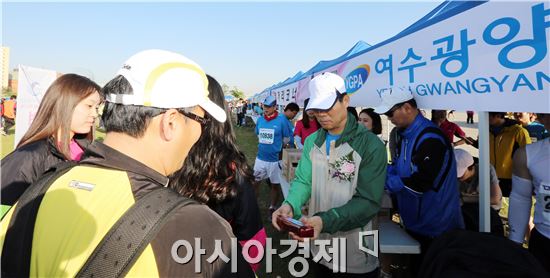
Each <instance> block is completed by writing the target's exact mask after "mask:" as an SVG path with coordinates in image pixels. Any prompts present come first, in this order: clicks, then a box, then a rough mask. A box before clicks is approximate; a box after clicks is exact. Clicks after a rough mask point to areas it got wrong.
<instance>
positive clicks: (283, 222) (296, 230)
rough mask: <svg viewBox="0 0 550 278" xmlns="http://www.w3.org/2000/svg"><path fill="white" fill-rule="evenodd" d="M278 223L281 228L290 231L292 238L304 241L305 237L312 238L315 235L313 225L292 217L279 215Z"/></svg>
mask: <svg viewBox="0 0 550 278" xmlns="http://www.w3.org/2000/svg"><path fill="white" fill-rule="evenodd" d="M277 225H278V226H279V227H280V228H281V230H284V231H288V232H289V234H290V236H291V237H292V238H294V239H298V240H300V239H301V240H300V241H303V238H310V237H313V235H314V231H313V227H311V226H309V225H306V224H304V223H303V222H302V221H299V220H296V219H293V218H291V217H284V216H282V215H278V216H277Z"/></svg>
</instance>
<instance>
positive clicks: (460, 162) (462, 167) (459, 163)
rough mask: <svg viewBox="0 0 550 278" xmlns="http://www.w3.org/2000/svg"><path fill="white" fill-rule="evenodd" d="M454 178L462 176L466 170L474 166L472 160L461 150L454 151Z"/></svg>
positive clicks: (470, 156)
mask: <svg viewBox="0 0 550 278" xmlns="http://www.w3.org/2000/svg"><path fill="white" fill-rule="evenodd" d="M455 160H456V177H457V178H460V177H462V176H464V173H465V172H466V169H468V167H470V166H472V165H473V164H474V158H473V157H472V155H471V154H470V153H468V152H467V151H466V150H463V149H455Z"/></svg>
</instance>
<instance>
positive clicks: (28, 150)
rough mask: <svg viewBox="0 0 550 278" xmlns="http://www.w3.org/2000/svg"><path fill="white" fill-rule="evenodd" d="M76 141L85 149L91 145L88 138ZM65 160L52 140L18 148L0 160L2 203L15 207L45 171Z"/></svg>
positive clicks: (0, 193)
mask: <svg viewBox="0 0 550 278" xmlns="http://www.w3.org/2000/svg"><path fill="white" fill-rule="evenodd" d="M75 140H76V142H77V143H78V145H79V146H80V147H81V148H82V149H86V148H87V147H88V146H89V145H90V141H89V140H88V139H85V138H82V139H81V138H76V137H75ZM63 161H65V157H64V156H63V154H62V153H61V152H59V150H58V149H57V147H56V146H55V143H54V139H53V138H51V137H50V138H48V139H42V140H39V141H36V142H32V143H30V144H27V145H24V146H22V147H20V148H17V149H15V150H14V151H13V152H11V153H10V154H8V155H7V156H6V157H4V158H3V159H2V160H0V168H2V173H1V184H0V186H1V190H2V191H1V192H0V196H1V204H2V205H7V206H13V204H15V203H16V202H17V200H19V197H21V195H23V193H24V192H25V190H27V188H28V187H29V186H30V185H31V184H32V183H33V182H35V181H36V180H37V179H38V178H39V177H40V176H41V175H42V174H43V173H44V172H45V171H47V170H48V169H50V168H51V167H53V166H55V165H56V164H58V163H60V162H63Z"/></svg>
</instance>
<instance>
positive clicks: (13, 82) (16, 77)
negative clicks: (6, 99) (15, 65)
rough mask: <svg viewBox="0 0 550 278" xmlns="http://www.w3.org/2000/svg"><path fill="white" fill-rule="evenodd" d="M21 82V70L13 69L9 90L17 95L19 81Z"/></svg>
mask: <svg viewBox="0 0 550 278" xmlns="http://www.w3.org/2000/svg"><path fill="white" fill-rule="evenodd" d="M18 80H19V69H13V70H12V71H11V73H10V77H9V80H8V90H10V91H11V92H12V93H14V94H17V81H18Z"/></svg>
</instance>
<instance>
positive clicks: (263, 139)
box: [258, 128, 275, 145]
mask: <svg viewBox="0 0 550 278" xmlns="http://www.w3.org/2000/svg"><path fill="white" fill-rule="evenodd" d="M273 138H275V130H274V129H270V128H260V134H258V139H259V141H260V144H268V145H271V144H273Z"/></svg>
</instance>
